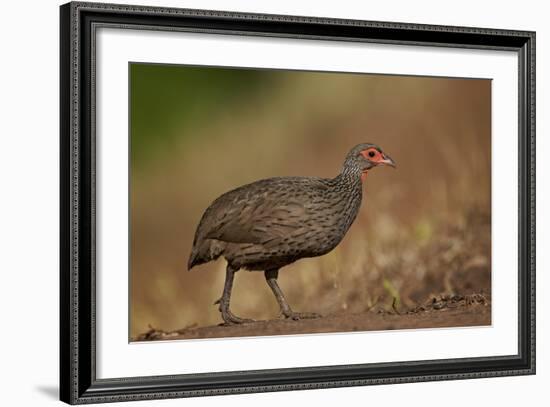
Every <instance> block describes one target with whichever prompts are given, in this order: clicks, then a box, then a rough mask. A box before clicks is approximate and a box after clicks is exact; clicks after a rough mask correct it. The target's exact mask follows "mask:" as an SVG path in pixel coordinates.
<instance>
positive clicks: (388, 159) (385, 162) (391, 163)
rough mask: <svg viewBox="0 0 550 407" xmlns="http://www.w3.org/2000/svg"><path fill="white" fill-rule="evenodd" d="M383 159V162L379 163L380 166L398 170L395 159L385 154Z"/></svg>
mask: <svg viewBox="0 0 550 407" xmlns="http://www.w3.org/2000/svg"><path fill="white" fill-rule="evenodd" d="M383 157H384V158H383V159H382V160H380V161H378V164H379V165H380V164H382V165H389V166H390V167H393V168H396V166H395V161H393V159H392V158H391V157H390V156H389V155H386V154H384V155H383Z"/></svg>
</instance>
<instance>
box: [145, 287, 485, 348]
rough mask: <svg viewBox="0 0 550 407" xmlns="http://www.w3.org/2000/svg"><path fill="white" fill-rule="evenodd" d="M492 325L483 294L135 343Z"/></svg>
mask: <svg viewBox="0 0 550 407" xmlns="http://www.w3.org/2000/svg"><path fill="white" fill-rule="evenodd" d="M490 324H491V306H490V299H489V298H488V297H486V296H484V295H482V294H472V295H467V296H461V295H454V296H448V295H447V296H438V297H432V298H431V299H429V300H428V301H426V302H425V303H424V304H421V305H419V306H417V307H415V308H413V309H410V310H408V311H399V310H398V309H397V308H396V307H394V310H393V311H386V310H382V309H379V310H371V311H367V312H362V313H355V314H349V313H341V314H333V315H327V316H323V317H321V318H317V319H305V320H299V321H292V320H283V319H276V320H267V321H257V322H253V323H248V324H242V325H232V326H227V325H223V324H220V325H214V326H205V327H195V326H190V327H186V328H183V329H179V330H176V331H171V332H166V331H162V330H157V329H155V328H153V327H151V328H150V330H149V331H148V332H145V333H143V334H141V335H139V336H138V337H137V338H135V339H134V340H135V341H153V340H174V339H203V338H227V337H245V336H269V335H292V334H306V333H328V332H352V331H382V330H393V329H414V328H442V327H463V326H483V325H490Z"/></svg>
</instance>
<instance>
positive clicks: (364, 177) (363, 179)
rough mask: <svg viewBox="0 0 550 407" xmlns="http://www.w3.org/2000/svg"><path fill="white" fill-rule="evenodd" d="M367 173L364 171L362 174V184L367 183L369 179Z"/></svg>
mask: <svg viewBox="0 0 550 407" xmlns="http://www.w3.org/2000/svg"><path fill="white" fill-rule="evenodd" d="M367 173H368V171H363V173H362V174H361V182H365V180H366V179H367Z"/></svg>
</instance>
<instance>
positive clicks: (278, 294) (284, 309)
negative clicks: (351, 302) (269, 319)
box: [265, 269, 321, 320]
mask: <svg viewBox="0 0 550 407" xmlns="http://www.w3.org/2000/svg"><path fill="white" fill-rule="evenodd" d="M278 275H279V270H278V269H271V270H266V271H265V280H266V281H267V284H268V285H269V288H271V291H273V294H275V298H277V302H278V303H279V307H281V313H282V314H283V315H284V317H285V318H291V319H294V320H299V319H308V318H319V317H320V316H321V315H319V314H315V313H313V312H294V311H292V309H291V308H290V305H288V302H286V299H285V296H284V294H283V292H282V291H281V288H280V287H279V284H278V283H277V277H278Z"/></svg>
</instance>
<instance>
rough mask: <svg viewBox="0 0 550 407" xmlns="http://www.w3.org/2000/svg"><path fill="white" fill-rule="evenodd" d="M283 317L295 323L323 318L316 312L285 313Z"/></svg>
mask: <svg viewBox="0 0 550 407" xmlns="http://www.w3.org/2000/svg"><path fill="white" fill-rule="evenodd" d="M282 314H283V316H284V317H285V318H286V319H292V320H294V321H298V320H300V319H315V318H321V316H322V315H320V314H317V313H315V312H294V311H283V312H282Z"/></svg>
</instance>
